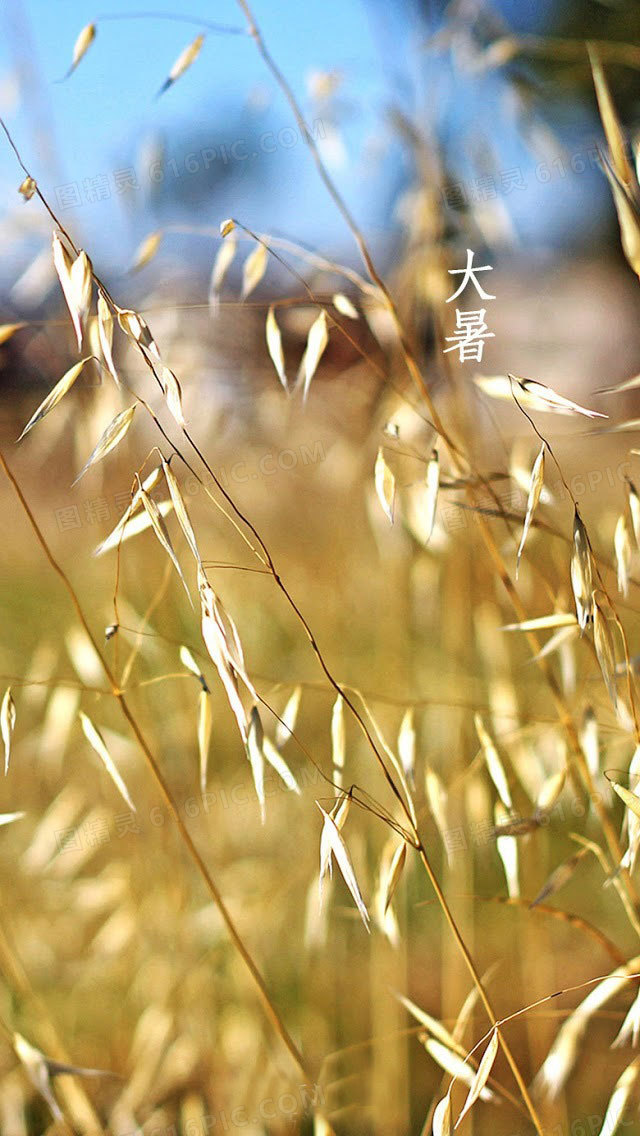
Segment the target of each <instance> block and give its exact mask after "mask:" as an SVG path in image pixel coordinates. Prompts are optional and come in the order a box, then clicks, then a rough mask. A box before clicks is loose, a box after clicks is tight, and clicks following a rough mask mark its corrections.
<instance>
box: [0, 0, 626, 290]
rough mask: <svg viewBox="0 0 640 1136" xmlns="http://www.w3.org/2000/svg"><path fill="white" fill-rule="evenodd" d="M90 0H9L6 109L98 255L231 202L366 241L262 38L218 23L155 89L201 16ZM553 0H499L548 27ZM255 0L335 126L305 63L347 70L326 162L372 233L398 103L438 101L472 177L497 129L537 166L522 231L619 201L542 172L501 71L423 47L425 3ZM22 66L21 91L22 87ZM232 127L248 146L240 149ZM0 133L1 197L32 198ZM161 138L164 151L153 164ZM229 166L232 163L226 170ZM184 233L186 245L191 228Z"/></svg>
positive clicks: (381, 214)
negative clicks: (479, 152) (336, 134)
mask: <svg viewBox="0 0 640 1136" xmlns="http://www.w3.org/2000/svg"><path fill="white" fill-rule="evenodd" d="M92 2H93V0H90V3H87V2H86V0H58V2H56V3H51V2H50V0H22V2H18V0H16V2H15V3H12V4H10V5H6V6H5V8H4V12H3V15H2V17H0V19H1V20H2V21H3V25H2V31H3V35H2V36H1V37H0V107H1V110H2V114H3V116H4V117H5V118H6V120H7V122H8V125H9V127H10V129H11V130H12V133H13V134H14V137H15V140H16V142H17V144H18V145H19V147H20V148H21V150H22V151H23V155H24V157H25V160H26V161H27V164H28V165H30V166H31V167H32V169H33V172H34V174H35V176H36V177H37V179H38V181H39V183H40V185H41V187H42V188H43V190H44V191H45V192H46V193H47V194H48V195H49V196H50V198H51V200H52V203H53V204H54V205H55V206H56V207H57V208H58V209H59V211H60V216H61V218H62V220H63V221H64V223H65V224H66V223H69V224H70V226H71V227H72V229H73V231H74V233H75V234H76V235H77V237H78V239H79V242H80V243H82V244H84V245H86V246H87V247H90V248H91V249H92V250H93V252H94V257H95V256H96V255H97V256H98V257H100V258H102V264H103V267H107V268H108V267H109V266H110V265H112V266H113V268H114V269H116V268H117V267H119V268H122V267H124V265H123V263H122V261H123V257H124V258H125V260H126V258H129V257H130V256H131V254H132V253H133V250H134V249H135V247H136V245H137V244H138V242H139V240H140V239H141V237H142V236H144V234H145V233H146V232H148V231H149V230H150V229H153V228H156V227H158V226H160V225H162V224H165V223H167V222H169V221H174V222H179V221H180V220H184V219H187V218H188V219H190V220H191V221H195V222H197V223H200V224H207V225H214V226H215V225H217V223H218V222H219V220H220V219H221V218H222V217H225V216H227V215H229V214H235V215H236V216H239V217H241V218H242V219H243V220H245V221H246V222H247V223H248V224H250V225H251V226H253V227H255V228H258V229H260V230H261V231H267V232H274V233H280V234H282V235H289V236H295V237H298V238H300V239H301V240H303V241H306V242H308V243H309V244H312V245H315V246H318V247H321V248H323V249H324V250H326V251H333V252H334V253H336V254H340V255H348V253H349V251H350V250H351V247H352V244H351V242H350V239H349V237H348V234H347V233H346V231H345V228H344V225H343V223H342V222H341V221H340V219H339V218H338V217H337V216H336V212H335V209H334V207H333V206H332V204H331V203H330V201H329V199H328V197H327V195H326V192H325V190H324V189H323V187H322V186H321V185H320V184H319V181H318V179H317V177H316V174H315V172H314V170H313V167H312V163H311V160H310V157H309V155H308V153H307V151H306V148H305V147H304V145H302V144H296V143H295V134H294V133H292V131H294V129H295V123H294V122H293V118H292V115H291V112H290V110H289V108H288V107H287V105H286V103H285V101H284V99H283V96H282V95H281V94H280V92H279V91H278V90H277V88H276V86H275V84H274V82H273V80H272V79H271V77H270V76H269V74H268V73H267V71H266V69H265V67H264V64H263V62H262V60H261V59H260V58H259V56H258V53H257V51H256V48H255V45H254V44H253V43H252V41H251V40H250V39H249V38H248V37H246V36H245V35H237V36H222V35H215V34H213V33H208V34H207V38H206V41H205V44H204V47H203V49H202V52H201V54H200V56H199V58H198V59H197V61H196V62H195V64H194V65H193V66H192V67H191V68H190V70H189V71H188V72H186V73H185V74H184V76H183V77H182V78H181V79H180V80H179V81H178V82H177V83H176V84H175V86H173V87H172V88H171V89H170V90H168V91H167V92H166V94H164V95H163V96H162V98H160V99H159V100H157V101H156V99H155V98H154V96H155V94H156V92H157V90H158V88H159V87H160V85H161V83H162V81H163V80H164V78H165V77H166V75H167V73H168V71H169V68H170V67H171V65H172V63H173V62H174V60H175V59H176V57H177V56H178V54H179V53H180V51H181V50H182V49H183V48H184V47H185V46H186V45H187V44H188V43H189V42H190V41H191V40H192V39H193V38H194V36H195V35H196V34H197V33H198V31H199V30H201V28H200V25H199V24H198V23H197V22H196V23H189V22H187V21H185V22H184V23H183V22H181V21H178V20H175V19H171V20H170V19H161V18H154V19H126V20H121V21H120V20H114V19H102V18H101V17H103V16H108V17H109V16H110V17H113V16H116V15H118V14H130V13H131V12H132V11H136V10H138V9H137V7H135V6H132V4H131V3H127V2H125V0H95V3H96V5H97V7H96V8H93V7H91V3H92ZM150 7H151V8H153V10H154V11H155V12H157V13H165V14H167V15H172V16H175V15H176V13H177V12H179V11H180V9H179V8H177V7H176V4H175V0H174V3H171V0H157V2H156V3H154V4H152V5H150ZM549 7H550V5H549V4H548V3H547V4H546V5H539V6H537V8H536V9H535V15H534V8H533V7H532V6H529V5H522V4H519V5H518V4H514V3H509V2H507V0H504V3H503V4H502V8H503V10H504V11H505V13H506V14H507V15H508V16H509V17H513V18H514V19H515V20H516V21H517V23H518V24H519V25H520V26H521V27H524V28H525V29H527V28H528V29H532V28H537V29H538V30H539V22H540V19H541V17H543V16H544V12H545V10H546V9H548V8H549ZM141 10H145V5H144V3H143V4H142V5H141ZM254 10H255V14H256V17H257V20H258V23H259V24H260V26H261V27H262V30H263V33H264V35H265V38H266V40H267V43H268V45H269V48H270V50H271V52H272V54H273V56H274V57H275V59H276V60H277V62H278V63H279V64H280V66H281V67H282V69H283V71H284V72H285V74H286V75H287V78H288V79H289V81H290V82H291V84H292V86H293V88H294V90H295V91H296V94H297V95H298V96H299V98H300V100H301V102H302V105H303V108H304V111H305V113H306V114H307V116H308V118H309V119H311V120H313V119H317V117H318V115H319V114H320V115H321V120H322V122H323V124H324V125H326V127H327V130H328V131H330V128H331V115H330V114H327V113H326V111H325V110H320V111H319V110H318V107H317V105H316V106H314V104H313V101H312V100H311V98H310V95H309V89H308V79H309V75H310V73H311V72H313V71H331V70H336V71H338V72H340V73H341V74H342V76H343V79H342V84H341V86H340V88H339V90H338V93H337V96H336V98H337V100H338V105H339V108H340V140H341V141H340V144H338V145H337V146H336V145H335V144H334V145H333V146H332V147H330V146H329V143H328V142H327V143H326V145H327V147H328V149H327V160H328V161H329V162H330V164H332V173H333V175H334V177H335V179H336V181H337V183H338V184H339V186H340V188H341V191H342V192H343V193H344V194H345V196H346V198H347V200H348V202H349V205H350V206H351V208H352V209H353V211H354V213H355V214H356V216H357V217H358V219H359V220H360V221H361V223H362V224H363V225H364V227H365V229H366V230H367V232H368V233H369V234H370V235H371V234H373V237H374V244H375V242H376V234H379V235H380V234H381V235H382V237H384V234H385V233H386V234H387V237H388V236H389V234H391V233H392V227H393V223H394V222H393V211H392V203H393V192H394V190H397V189H398V188H399V187H400V186H401V185H402V183H403V182H404V181H405V180H406V178H407V176H408V173H409V167H408V162H407V158H406V155H405V154H404V152H403V151H402V149H401V147H400V146H399V145H398V143H397V141H395V140H394V138H393V135H392V132H391V130H390V128H389V126H388V125H387V124H386V121H385V113H386V111H387V110H388V108H389V106H390V105H391V104H392V103H393V102H395V103H396V104H399V105H401V106H402V107H403V109H404V110H405V111H408V112H409V113H410V114H411V115H414V116H415V118H416V120H417V121H418V123H420V122H421V118H422V117H424V119H425V122H426V121H429V120H430V125H431V126H433V125H435V126H436V128H437V130H438V132H439V133H440V136H441V137H442V138H443V139H444V140H445V141H446V143H447V146H448V150H449V154H450V156H451V158H452V162H453V165H454V167H455V168H456V170H457V171H459V173H460V175H461V176H462V177H463V178H468V177H471V167H470V164H469V152H470V150H471V149H473V148H475V147H477V146H480V147H481V146H483V145H487V144H490V146H491V148H492V149H493V150H494V152H495V153H494V156H495V158H496V162H497V164H498V166H499V168H500V169H503V170H504V169H510V168H512V167H514V166H519V167H521V168H522V169H523V171H524V174H525V180H526V188H525V189H522V190H520V191H519V192H514V193H512V194H511V195H510V196H509V198H508V199H507V198H505V205H506V206H507V208H508V209H509V211H510V213H511V215H512V217H513V219H514V223H515V225H516V228H517V230H518V232H519V235H520V237H521V238H522V239H523V241H524V242H525V246H527V245H530V246H531V248H533V249H535V250H539V248H540V247H544V246H546V245H547V244H551V245H553V244H555V243H562V241H563V240H565V239H566V238H567V236H570V235H571V234H572V232H573V231H574V228H575V226H576V225H578V226H579V224H580V217H581V216H584V215H587V214H590V223H591V225H593V223H594V215H593V212H592V211H593V208H594V206H597V207H599V208H603V207H604V204H605V202H606V201H607V191H606V187H605V186H604V184H603V179H602V178H601V175H599V174H598V172H597V171H595V170H589V169H587V170H586V171H585V172H584V173H581V174H580V176H575V173H574V171H573V170H572V169H571V167H570V166H569V165H566V168H565V170H564V172H563V173H562V174H560V172H559V170H560V167H558V169H557V170H556V172H555V176H554V177H553V178H552V179H551V181H550V182H544V181H541V180H540V178H539V177H538V176H537V172H536V171H537V165H538V162H539V155H534V154H533V153H532V151H531V147H530V145H529V143H525V142H524V141H523V139H522V137H521V134H520V129H519V127H518V125H517V124H516V123H515V122H514V118H513V114H512V113H511V111H510V110H509V107H508V105H507V104H506V103H505V97H504V96H505V88H504V84H503V80H502V77H501V75H500V74H499V73H494V74H491V75H489V76H487V77H484V78H477V77H471V76H464V75H461V74H460V72H459V70H457V69H455V68H454V67H453V65H452V62H451V60H450V59H449V58H448V57H442V58H440V59H438V60H434V59H433V58H431V57H430V58H426V57H425V55H424V53H423V52H422V51H421V50H420V42H421V40H422V38H423V36H424V27H423V26H421V25H419V24H418V22H417V21H416V20H415V19H413V18H412V15H411V4H410V3H407V4H406V5H401V4H381V3H375V2H374V3H366V2H365V0H308V2H307V3H306V4H304V5H301V4H300V3H294V2H293V0H279V2H278V3H277V4H274V3H271V4H269V3H267V0H256V3H255V5H254ZM187 12H188V14H189V15H193V16H194V17H195V18H197V17H198V16H205V15H206V18H207V19H208V20H212V21H214V20H215V21H219V22H220V23H223V24H228V25H233V26H236V27H238V28H242V27H243V26H244V21H243V17H242V14H241V12H240V10H239V8H238V7H237V5H236V4H235V3H233V2H232V0H218V2H217V3H216V4H215V5H210V4H207V5H203V6H202V8H201V9H199V5H198V2H197V0H195V2H194V3H192V4H190V5H189V8H188V9H187ZM90 21H95V22H96V23H97V28H98V34H97V37H96V40H95V42H94V43H93V44H92V46H91V47H90V49H89V51H88V53H87V55H86V57H85V58H84V59H83V60H82V61H81V63H80V65H79V67H78V68H77V70H76V71H75V72H74V74H72V75H71V77H70V78H69V79H67V80H66V81H65V82H63V83H59V82H56V80H58V79H59V78H60V77H61V76H62V75H63V74H64V72H65V70H66V68H67V67H68V65H69V62H70V59H71V54H72V50H73V45H74V43H75V41H76V38H77V36H78V33H79V31H80V29H81V28H82V27H83V26H84V25H85V24H87V23H88V22H90ZM16 75H18V76H20V77H21V80H22V94H21V95H20V94H18V96H17V98H14V96H13V94H12V91H13V89H14V86H15V84H14V77H15V76H16ZM320 129H321V131H322V129H323V128H322V127H321V128H320ZM595 131H596V127H595V123H593V122H590V121H589V120H588V119H585V118H584V117H582V120H581V119H580V116H578V115H577V114H575V115H572V114H569V115H567V116H566V121H565V123H564V125H563V127H562V132H563V140H564V141H565V142H566V144H567V146H568V151H567V152H568V155H570V154H571V153H572V152H573V151H575V149H576V148H577V147H579V145H580V143H581V140H582V139H584V138H588V137H589V138H592V137H593V136H594V134H595ZM292 139H293V144H292ZM234 142H235V143H236V150H235V153H236V155H238V156H237V157H236V158H233V157H232V156H230V152H231V149H232V147H233V144H234ZM0 144H2V146H3V160H2V162H0V192H1V193H2V199H3V201H4V202H5V203H9V204H10V205H11V207H12V208H14V209H15V208H22V203H21V202H20V201H18V202H17V203H16V187H17V185H18V183H19V181H20V174H19V171H18V170H17V167H16V166H15V164H14V161H13V158H12V155H11V154H10V152H9V150H8V148H7V147H6V146H5V145H4V142H1V143H0ZM158 147H163V149H162V148H161V149H158ZM223 147H224V151H223V149H222V148H223ZM212 151H213V152H214V154H215V156H212ZM203 152H204V153H203ZM159 154H160V155H161V160H160V162H159V164H158V165H156V166H152V162H153V158H154V155H156V156H157V155H159ZM189 154H191V155H192V158H191V159H190V163H189V165H190V168H187V167H188V163H187V156H188V155H189ZM223 154H224V155H225V156H223ZM152 168H153V170H154V171H155V172H156V173H159V172H160V171H161V172H162V173H163V181H162V183H160V184H154V182H153V180H152V178H151V176H150V170H151V169H152ZM123 170H124V171H131V170H134V171H135V177H136V183H137V185H139V189H137V190H136V191H134V192H131V193H128V194H127V193H118V191H117V188H116V177H119V178H120V179H122V177H123V176H124V177H126V176H127V175H126V174H125V175H123V174H122V171H123ZM229 170H231V171H232V172H233V178H231V179H229V178H228V177H226V176H225V175H228V173H229ZM474 172H475V171H474ZM212 178H215V179H217V180H216V184H217V196H216V200H215V203H213V202H212V200H211V198H210V196H209V195H208V192H205V190H207V189H208V187H209V186H210V184H211V179H212ZM96 179H97V180H96ZM62 187H66V188H65V189H63V188H62ZM73 187H75V188H73ZM162 194H165V195H167V194H168V196H165V197H164V198H163V197H162ZM74 199H75V200H76V202H77V204H76V205H73V204H72V202H73V200H74ZM34 204H35V203H32V205H29V206H25V208H32V207H33V205H34ZM6 208H7V205H6V204H5V209H6ZM172 240H173V241H174V242H176V244H177V245H178V246H179V242H180V240H183V241H184V242H185V244H184V247H185V248H188V247H189V245H188V240H187V239H186V238H179V237H176V238H172ZM354 259H355V258H354Z"/></svg>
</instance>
